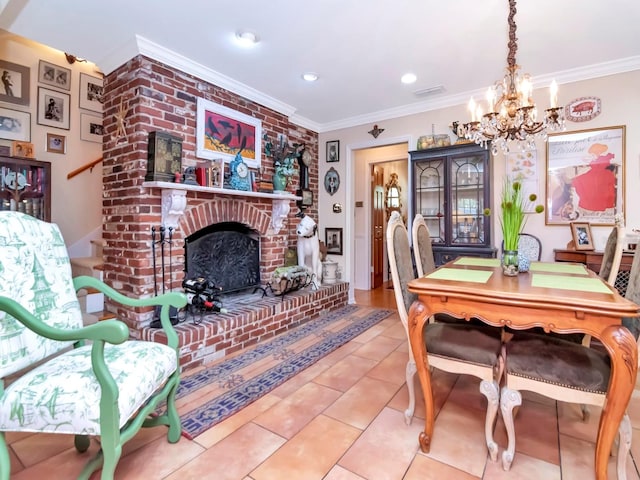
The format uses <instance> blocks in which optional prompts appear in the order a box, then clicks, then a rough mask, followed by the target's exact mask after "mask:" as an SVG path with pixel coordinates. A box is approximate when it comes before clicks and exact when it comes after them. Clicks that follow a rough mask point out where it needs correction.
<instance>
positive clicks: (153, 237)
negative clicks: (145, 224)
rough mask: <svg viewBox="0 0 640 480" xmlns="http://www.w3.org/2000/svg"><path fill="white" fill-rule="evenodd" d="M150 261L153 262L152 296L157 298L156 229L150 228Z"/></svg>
mask: <svg viewBox="0 0 640 480" xmlns="http://www.w3.org/2000/svg"><path fill="white" fill-rule="evenodd" d="M151 256H152V259H151V261H152V262H153V263H152V264H153V294H154V295H155V296H156V297H157V296H158V271H157V268H158V267H157V265H156V227H151Z"/></svg>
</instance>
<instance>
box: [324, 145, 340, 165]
mask: <svg viewBox="0 0 640 480" xmlns="http://www.w3.org/2000/svg"><path fill="white" fill-rule="evenodd" d="M339 161H340V140H331V141H329V142H327V162H339Z"/></svg>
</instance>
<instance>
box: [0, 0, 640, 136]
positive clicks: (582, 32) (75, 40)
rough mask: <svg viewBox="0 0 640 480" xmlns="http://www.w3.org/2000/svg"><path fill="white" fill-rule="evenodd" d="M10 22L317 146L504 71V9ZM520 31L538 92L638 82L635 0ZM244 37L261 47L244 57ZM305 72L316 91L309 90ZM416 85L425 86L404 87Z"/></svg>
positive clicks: (20, 7) (540, 18)
mask: <svg viewBox="0 0 640 480" xmlns="http://www.w3.org/2000/svg"><path fill="white" fill-rule="evenodd" d="M0 9H1V11H0V28H3V29H5V30H7V31H9V32H12V33H14V34H17V35H20V36H23V37H26V38H29V39H31V40H35V41H37V42H40V43H42V44H45V45H48V46H50V47H54V48H56V49H59V50H62V51H66V52H69V53H73V54H75V55H77V56H79V57H83V58H87V59H89V60H91V61H93V62H94V63H96V64H97V65H98V67H99V68H100V69H101V70H102V71H103V72H104V73H109V72H111V71H112V70H114V69H115V68H117V67H118V66H120V65H121V64H122V63H124V62H125V61H127V60H129V59H130V58H131V57H133V56H135V55H137V54H138V53H143V54H146V55H149V56H152V57H154V58H156V59H158V60H160V61H165V62H166V63H168V64H171V65H173V66H176V67H180V68H181V69H182V70H184V71H187V72H188V73H194V74H197V75H199V76H201V77H202V78H204V79H206V80H213V81H214V82H215V83H216V84H217V85H220V86H222V87H225V88H229V89H231V90H233V91H236V92H237V93H240V94H242V95H243V96H245V97H247V98H250V99H252V100H256V101H259V102H260V103H263V104H265V105H266V106H269V107H271V108H275V109H277V110H279V111H281V112H282V113H285V114H287V115H289V116H290V117H291V119H292V120H293V121H295V122H296V123H299V124H301V125H303V126H306V127H308V128H311V129H313V130H316V131H319V132H322V131H328V130H333V129H336V128H342V127H348V126H352V125H358V124H364V123H373V122H377V121H381V120H384V119H387V118H393V117H397V116H401V115H406V114H409V113H416V112H420V111H425V110H430V109H433V108H439V107H446V106H450V105H460V104H466V103H467V101H468V99H469V97H470V96H471V94H472V93H475V94H476V98H477V99H479V95H481V92H484V91H485V90H486V89H487V87H488V86H489V85H491V84H493V83H494V82H495V81H496V80H499V79H501V78H502V76H503V73H504V68H505V66H506V56H507V40H508V35H507V32H508V26H507V14H508V2H507V0H448V1H435V0H358V1H356V0H315V1H313V0H268V1H267V0H226V1H221V0H182V1H181V2H168V1H162V0H160V1H158V0H109V1H95V0H83V1H80V0H75V1H74V0H47V1H46V2H45V1H42V0H0ZM515 19H516V22H517V26H518V30H517V36H518V54H517V60H518V63H519V64H520V65H522V67H523V70H524V71H525V72H528V73H530V74H531V75H533V77H534V87H535V86H540V87H543V86H545V87H546V86H548V84H549V83H550V81H551V79H552V78H556V80H557V81H558V83H560V85H562V83H564V82H569V81H574V80H579V79H583V78H591V77H595V76H601V75H607V74H610V73H618V72H623V71H629V70H636V69H640V1H638V0H520V2H519V4H518V13H517V15H516V17H515ZM240 29H250V30H252V31H253V32H255V33H256V34H257V35H258V37H259V38H260V43H259V44H258V45H257V46H256V47H255V48H253V49H251V50H244V49H239V48H238V47H237V46H236V45H235V44H234V42H233V41H232V40H233V36H234V33H235V32H236V31H238V30H240ZM305 71H313V72H316V73H318V74H319V76H320V78H319V80H318V81H316V82H315V83H306V82H304V81H303V80H302V79H301V74H302V73H303V72H305ZM406 72H413V73H415V74H416V75H417V76H418V81H417V82H416V83H415V84H413V85H403V84H401V83H400V77H401V76H402V75H403V74H404V73H406ZM438 85H442V86H443V87H444V91H443V92H441V93H438V94H436V95H428V96H418V95H416V94H415V91H417V90H423V89H426V88H430V87H434V86H438ZM569 100H570V99H569V98H564V99H563V98H562V86H561V87H560V101H561V102H562V101H565V102H566V101H569ZM545 101H546V99H545Z"/></svg>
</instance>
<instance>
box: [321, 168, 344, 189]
mask: <svg viewBox="0 0 640 480" xmlns="http://www.w3.org/2000/svg"><path fill="white" fill-rule="evenodd" d="M339 188H340V174H339V173H338V171H337V170H336V169H335V168H333V167H331V168H330V169H329V170H327V173H325V174H324V189H325V190H326V191H327V193H328V194H329V195H333V194H334V193H336V192H337V191H338V189H339Z"/></svg>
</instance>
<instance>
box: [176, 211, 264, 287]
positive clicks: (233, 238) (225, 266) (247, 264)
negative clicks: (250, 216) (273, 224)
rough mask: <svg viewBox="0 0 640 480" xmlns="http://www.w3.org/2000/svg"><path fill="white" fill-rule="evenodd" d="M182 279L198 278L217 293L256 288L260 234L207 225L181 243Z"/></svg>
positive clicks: (244, 228) (242, 227) (244, 227)
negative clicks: (206, 282)
mask: <svg viewBox="0 0 640 480" xmlns="http://www.w3.org/2000/svg"><path fill="white" fill-rule="evenodd" d="M184 250H185V255H184V258H185V279H190V278H199V277H202V278H204V279H206V280H209V281H210V282H212V283H213V284H214V285H215V287H216V288H218V289H220V292H221V293H223V294H224V293H231V292H239V291H241V290H246V289H249V288H255V287H258V286H260V233H259V232H258V231H257V230H255V229H253V228H251V227H249V226H248V225H245V224H242V223H238V222H220V223H215V224H213V225H209V226H208V227H205V228H203V229H201V230H199V231H197V232H195V233H193V234H192V235H189V236H188V237H187V238H186V239H185V242H184Z"/></svg>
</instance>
